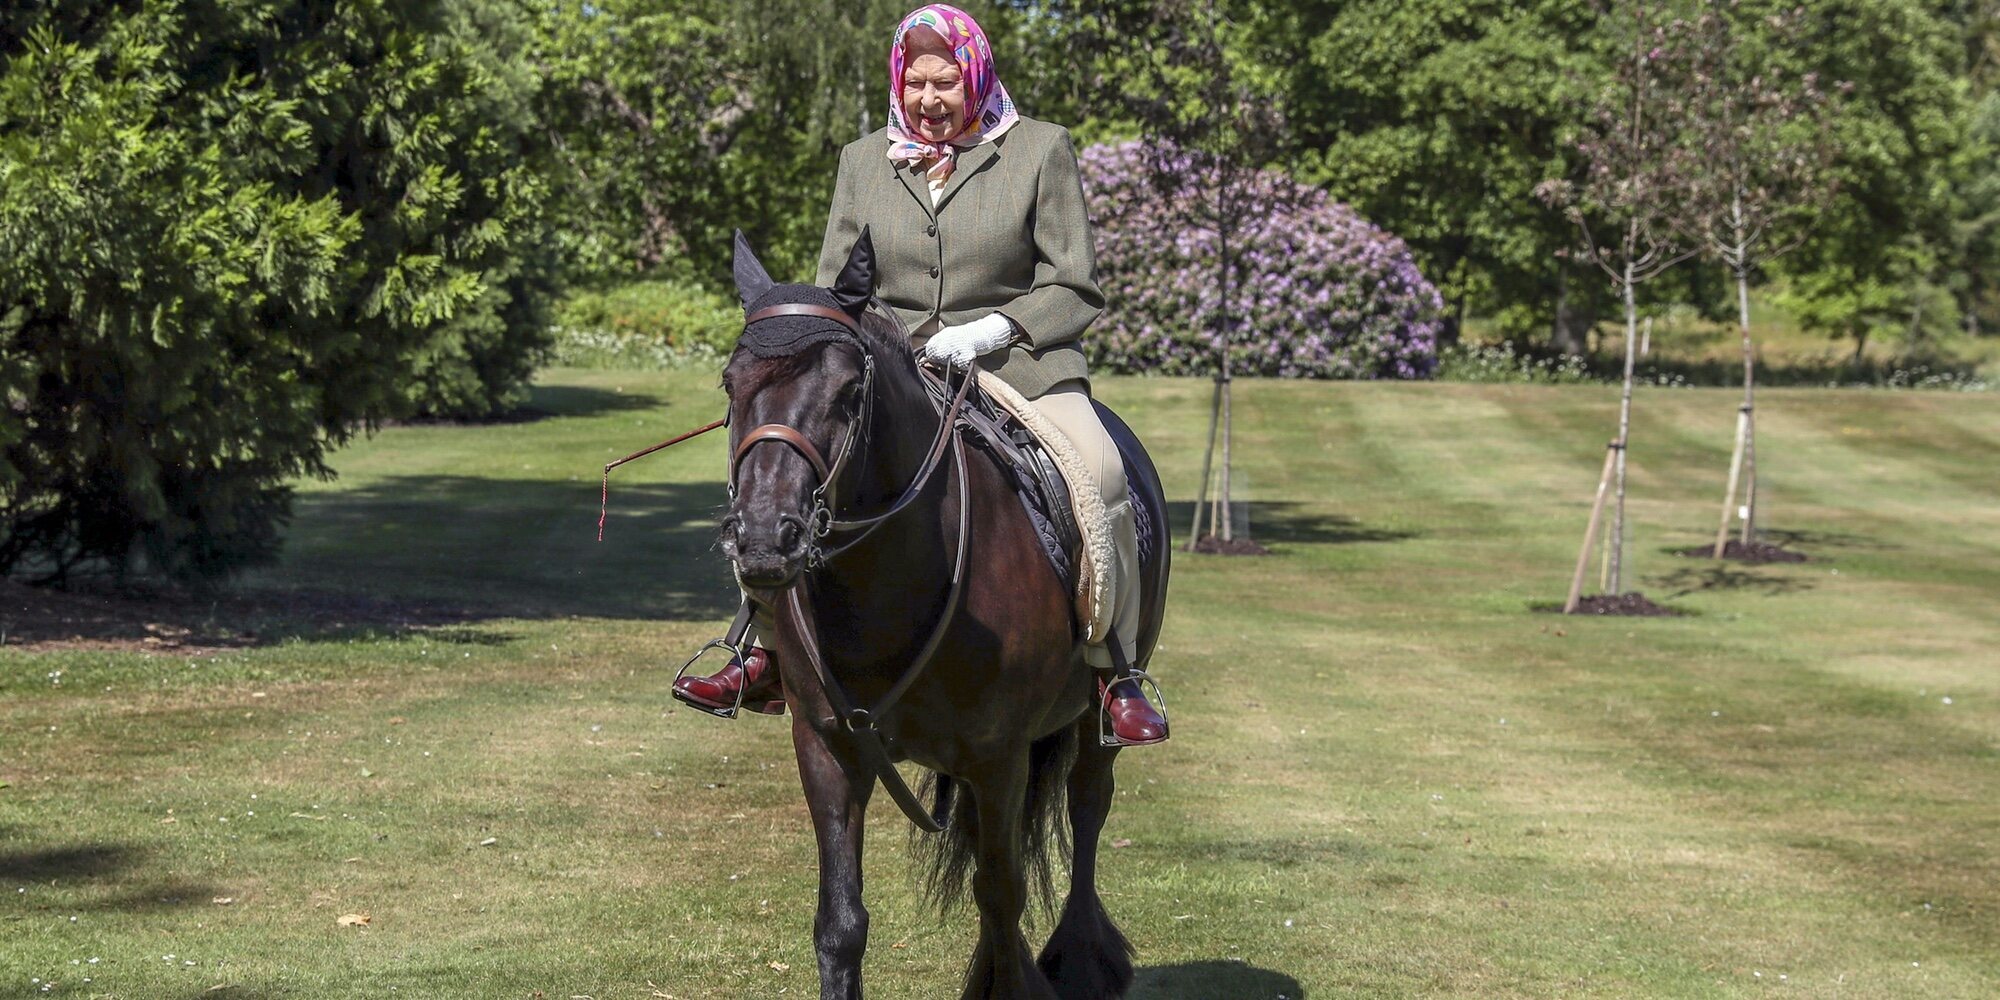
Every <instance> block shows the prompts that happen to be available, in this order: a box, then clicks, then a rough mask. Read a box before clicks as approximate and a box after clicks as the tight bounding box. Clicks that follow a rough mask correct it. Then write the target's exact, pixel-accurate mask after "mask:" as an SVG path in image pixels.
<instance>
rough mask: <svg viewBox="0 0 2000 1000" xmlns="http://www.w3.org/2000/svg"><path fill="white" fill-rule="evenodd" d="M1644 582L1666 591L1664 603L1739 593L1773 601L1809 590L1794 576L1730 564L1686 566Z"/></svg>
mask: <svg viewBox="0 0 2000 1000" xmlns="http://www.w3.org/2000/svg"><path fill="white" fill-rule="evenodd" d="M1647 582H1648V583H1650V584H1652V585H1653V586H1655V587H1659V588H1662V589H1664V590H1666V591H1667V599H1668V600H1672V599H1673V598H1676V597H1686V596H1687V595H1689V594H1698V593H1709V592H1714V591H1724V590H1742V591H1750V592H1754V593H1758V594H1763V595H1765V596H1767V597H1776V596H1778V595H1781V594H1796V593H1799V592H1801V591H1806V590H1811V589H1813V583H1812V582H1811V581H1809V580H1802V579H1799V578H1797V577H1794V576H1780V575H1778V574H1775V573H1769V572H1764V571H1761V570H1755V569H1742V568H1739V566H1738V565H1735V564H1730V563H1713V564H1710V565H1706V566H1689V567H1686V568H1684V569H1677V570H1674V571H1673V572H1671V573H1662V574H1659V575H1658V576H1652V577H1648V578H1647Z"/></svg>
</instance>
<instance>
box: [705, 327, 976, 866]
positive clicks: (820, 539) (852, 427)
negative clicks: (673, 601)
mask: <svg viewBox="0 0 2000 1000" xmlns="http://www.w3.org/2000/svg"><path fill="white" fill-rule="evenodd" d="M780 316H812V317H817V318H821V319H828V320H832V321H834V322H836V323H839V324H840V326H841V327H842V328H843V329H845V330H846V331H847V332H848V333H850V334H852V335H853V337H854V343H855V345H856V346H858V347H859V348H860V349H861V358H862V368H861V404H860V406H859V407H858V408H857V413H856V416H855V418H854V420H853V421H852V422H850V423H849V424H848V428H847V434H846V436H845V437H843V438H842V440H841V444H840V450H839V451H838V452H836V453H835V455H834V460H833V461H832V462H831V463H828V462H827V461H826V458H825V457H824V456H823V455H822V454H821V452H820V450H819V448H818V446H816V445H814V444H813V442H812V440H811V439H810V438H808V437H806V436H805V435H804V434H803V433H801V432H800V431H799V430H798V428H795V427H793V426H791V425H789V424H782V423H767V424H762V425H759V426H757V427H754V428H752V429H751V430H750V431H748V432H747V433H745V434H744V435H743V438H742V440H740V441H738V442H737V444H736V450H735V452H734V454H733V455H732V456H731V458H730V463H729V497H730V499H731V500H732V501H734V500H735V498H736V495H737V487H736V477H737V472H738V470H740V469H741V468H742V466H743V459H744V458H745V457H746V456H747V455H749V454H750V449H752V448H754V447H756V446H757V445H760V444H764V443H767V442H777V443H779V444H783V445H785V446H787V447H789V448H791V449H792V450H793V451H796V452H798V453H799V454H800V455H801V456H802V457H804V458H805V460H806V462H807V463H808V464H810V465H811V466H812V468H813V472H814V474H815V475H817V476H818V483H817V484H816V485H815V486H814V487H813V492H812V507H811V508H810V509H809V510H808V512H807V514H806V517H805V519H804V521H803V522H802V523H801V526H800V527H801V531H803V532H804V533H805V537H806V539H807V551H806V567H805V572H804V573H803V574H802V575H801V576H800V578H799V579H798V580H795V581H794V582H793V583H792V584H790V585H788V586H787V587H785V588H784V591H783V593H782V595H781V597H780V600H781V602H782V603H781V607H780V608H779V610H780V611H781V612H783V613H789V614H790V615H791V617H792V619H793V622H794V623H795V625H796V631H797V635H798V639H799V647H800V651H801V653H803V654H804V656H805V659H806V661H807V662H808V663H810V664H811V665H812V668H813V672H814V674H816V675H817V676H818V678H819V682H820V688H821V690H823V691H824V692H825V693H826V700H827V705H828V707H830V708H831V709H832V710H833V713H834V717H833V718H832V719H828V720H826V721H827V722H828V723H831V724H834V725H836V726H837V727H839V728H840V729H843V730H845V731H846V732H847V733H848V734H849V736H850V737H851V738H852V739H853V742H854V746H855V749H856V750H857V751H859V753H860V755H861V757H862V758H863V762H864V763H865V764H867V765H868V766H869V767H870V769H872V770H873V771H874V772H875V776H876V777H877V778H878V779H879V780H880V781H881V782H882V787H883V788H885V789H887V790H888V792H889V796H890V797H891V798H893V799H895V800H896V805H897V806H899V807H901V808H902V810H903V813H904V814H905V815H907V816H908V817H909V818H910V821H911V822H913V823H915V824H917V826H918V827H920V828H922V829H924V830H926V831H929V832H931V833H937V832H940V831H942V830H943V829H944V827H945V822H946V816H945V815H933V813H932V812H931V811H930V810H927V809H925V808H924V806H923V804H922V803H921V802H919V801H918V800H917V796H916V793H915V792H913V791H911V789H910V786H909V784H908V783H907V782H905V781H904V780H903V777H902V775H901V774H900V773H899V772H897V770H896V765H895V759H894V757H893V756H892V755H891V753H890V751H889V742H888V739H887V737H885V736H884V735H883V733H882V730H881V728H880V725H879V721H880V720H881V719H882V718H883V717H885V716H887V715H888V713H889V712H890V710H892V709H893V708H895V706H896V704H897V703H898V702H899V701H901V700H902V698H903V695H904V694H906V693H908V692H909V690H910V687H911V686H912V685H914V684H915V683H916V681H917V679H918V678H919V677H920V676H922V675H923V672H924V670H925V668H926V667H929V666H930V663H931V659H932V658H933V657H934V656H935V655H936V654H937V650H938V647H939V646H940V645H941V644H942V643H943V642H944V637H945V633H946V632H948V631H949V630H950V628H951V623H952V620H953V619H954V618H956V617H957V614H958V608H959V605H960V603H961V601H962V599H963V597H964V592H965V566H966V547H967V542H968V540H969V539H970V538H971V534H972V532H971V511H972V504H971V490H970V488H969V482H968V480H967V479H966V466H965V446H964V443H963V442H962V441H961V440H960V438H959V435H958V433H957V425H958V415H959V412H960V411H961V410H962V409H963V408H964V405H965V400H966V397H967V396H968V395H969V394H970V393H971V391H972V383H973V381H974V380H975V378H976V375H977V373H976V372H975V371H973V370H972V369H970V368H968V369H967V370H966V372H965V377H964V379H963V380H962V381H961V382H960V384H959V387H958V390H957V392H955V393H953V394H952V396H951V402H950V403H949V404H948V405H947V406H946V407H945V410H944V413H943V414H942V415H941V419H940V421H939V423H938V432H937V436H936V438H934V439H933V440H932V442H931V446H930V448H929V449H928V451H927V452H926V454H925V456H924V461H923V464H922V465H921V466H920V467H919V468H918V470H917V473H916V475H915V476H913V477H912V478H911V480H910V484H909V485H908V486H906V487H905V488H904V489H903V491H902V493H901V494H900V495H898V496H897V497H896V499H895V500H893V501H891V502H890V504H889V506H888V507H887V508H886V509H884V510H882V511H881V512H880V513H876V514H870V515H867V516H862V517H848V518H841V517H838V516H837V515H838V513H839V510H840V500H839V498H838V497H837V496H836V495H835V491H834V488H835V484H836V483H837V482H838V481H839V480H840V478H841V474H842V473H843V472H844V471H845V470H846V468H847V465H848V462H849V460H850V459H851V458H852V457H853V456H854V453H855V452H856V451H857V450H859V449H861V448H862V447H865V444H866V438H867V434H868V429H869V428H870V427H871V426H872V425H873V423H874V420H873V416H874V407H875V357H874V354H873V353H872V352H871V351H870V350H869V348H868V342H867V339H866V338H865V336H864V335H863V334H862V332H861V328H860V326H859V324H858V323H856V322H855V320H854V318H853V317H851V316H849V315H848V314H847V313H845V312H843V311H841V310H839V309H832V308H828V307H825V306H817V305H810V304H805V303H786V304H782V305H775V306H770V307H768V308H765V309H760V310H758V311H756V312H754V313H751V314H750V315H749V317H747V318H746V319H745V320H744V326H745V327H748V326H750V325H751V324H754V323H757V322H759V321H761V320H765V319H774V318H777V317H780ZM949 374H950V372H949V370H947V372H946V376H947V384H948V377H949ZM947 450H949V451H951V452H952V456H953V459H954V462H953V464H954V467H955V468H956V470H957V473H958V490H959V503H958V539H957V551H956V553H955V554H954V556H953V558H952V568H951V589H950V591H949V592H948V594H947V595H946V598H945V607H944V613H943V614H942V615H940V616H939V617H938V621H937V624H936V625H934V626H932V628H931V632H930V635H929V636H928V637H926V639H925V640H924V644H923V646H922V648H921V649H920V650H919V651H918V653H917V657H916V659H915V660H913V661H911V663H910V665H909V666H908V667H907V668H905V669H904V671H903V673H902V675H901V676H900V677H898V678H897V679H896V682H895V684H893V685H892V686H891V687H890V688H889V690H888V692H887V693H886V694H884V695H883V696H882V697H881V698H880V699H879V700H877V701H876V702H875V704H874V705H872V706H870V707H868V708H856V707H854V704H853V702H852V700H850V699H849V698H848V696H847V692H846V690H845V689H844V688H842V687H841V685H840V682H839V681H838V680H837V679H836V678H835V677H834V676H833V672H832V671H831V670H829V669H827V666H826V661H825V658H824V657H823V656H822V655H821V653H820V648H819V628H818V624H817V622H816V621H815V619H814V616H813V611H812V602H811V600H810V599H808V597H807V596H806V594H805V590H806V589H807V587H809V586H810V581H811V578H812V575H813V573H814V572H815V571H817V570H819V569H821V568H823V567H824V566H825V565H826V564H827V562H828V561H829V560H831V559H833V558H834V557H836V556H838V555H840V554H841V553H843V552H845V551H847V550H848V549H851V548H853V547H854V546H856V545H858V544H860V543H861V542H862V541H863V540H865V539H866V538H867V537H868V536H869V535H870V534H872V533H874V531H875V529H876V528H878V527H880V526H882V524H884V523H885V522H887V521H888V520H889V519H891V518H893V517H895V516H896V515H897V514H900V513H902V512H903V511H904V510H906V509H907V508H908V507H909V506H910V504H911V503H913V502H915V500H916V499H917V497H918V496H920V495H921V494H922V493H923V492H924V490H925V488H926V487H927V486H929V484H930V481H931V477H932V476H933V475H934V474H935V473H936V472H937V470H938V469H939V467H941V466H942V464H943V459H944V453H945V452H946V451H947ZM947 488H949V487H948V486H947ZM731 516H732V517H734V516H735V515H733V514H732V515H731ZM785 517H793V515H785ZM794 519H795V520H796V518H795V517H794ZM781 520H782V518H781ZM839 536H846V537H845V538H844V540H842V541H840V542H839V544H836V545H833V546H831V547H828V546H826V545H825V544H823V543H824V542H825V541H826V540H827V539H828V538H832V537H839ZM744 610H745V611H746V612H747V611H748V605H747V603H746V606H745V609H744ZM748 623H749V618H748V615H747V614H742V613H739V614H738V616H737V623H736V624H735V625H733V626H732V627H731V629H730V640H734V644H736V645H738V646H740V643H741V640H742V633H743V631H744V629H745V627H747V625H748ZM730 640H724V644H725V645H730V644H731V643H730ZM737 652H738V653H739V655H740V652H741V650H740V648H739V649H738V650H737ZM699 655H700V654H696V657H697V659H698V658H699ZM691 664H692V661H690V665H691ZM681 669H682V672H685V671H686V670H687V668H686V667H682V668H681ZM677 679H678V678H677ZM738 695H739V697H740V696H741V692H740V691H739V692H738ZM941 801H942V800H941ZM942 812H943V810H942V809H940V810H939V813H942Z"/></svg>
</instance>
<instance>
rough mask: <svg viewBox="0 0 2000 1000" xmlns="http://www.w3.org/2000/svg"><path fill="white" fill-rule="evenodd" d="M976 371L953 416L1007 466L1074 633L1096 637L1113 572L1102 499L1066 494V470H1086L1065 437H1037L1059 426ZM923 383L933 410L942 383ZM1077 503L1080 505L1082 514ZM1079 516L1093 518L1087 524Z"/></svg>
mask: <svg viewBox="0 0 2000 1000" xmlns="http://www.w3.org/2000/svg"><path fill="white" fill-rule="evenodd" d="M978 374H979V378H978V380H977V383H976V384H975V385H974V386H973V389H972V391H971V392H970V393H969V394H968V395H967V398H966V403H965V406H964V408H963V410H962V411H961V419H960V423H961V425H962V426H964V427H965V428H967V429H968V430H969V431H970V435H969V437H968V440H970V441H972V442H973V444H974V445H975V446H976V447H979V448H981V449H982V450H985V451H986V452H988V453H989V454H991V455H993V456H994V457H995V458H996V459H998V460H999V463H1000V466H1001V468H1003V469H1004V470H1006V472H1007V473H1008V479H1009V482H1010V484H1011V485H1012V486H1013V487H1014V495H1015V497H1016V499H1018V500H1019V501H1020V504H1021V507H1022V510H1024V511H1025V512H1026V513H1027V515H1028V521H1029V523H1030V524H1032V525H1033V526H1034V529H1035V537H1036V538H1037V539H1038V540H1039V541H1040V542H1041V544H1042V551H1043V553H1044V554H1045V555H1047V556H1048V560H1049V566H1050V568H1051V569H1052V570H1053V571H1054V572H1055V574H1056V578H1057V579H1058V580H1060V581H1061V582H1062V584H1063V585H1064V586H1065V587H1066V588H1067V589H1068V591H1069V592H1070V593H1071V594H1074V595H1075V598H1076V602H1075V603H1076V620H1077V630H1078V632H1079V634H1080V635H1081V636H1085V637H1091V636H1101V635H1103V634H1105V633H1106V632H1107V631H1108V630H1109V628H1110V618H1111V607H1110V601H1111V599H1112V589H1111V587H1110V586H1109V574H1111V573H1113V572H1115V557H1114V556H1113V554H1112V550H1111V544H1112V540H1111V538H1110V530H1109V524H1108V521H1107V520H1106V518H1105V515H1104V512H1103V504H1102V501H1101V500H1099V499H1098V497H1097V496H1096V494H1095V493H1092V494H1090V495H1089V496H1087V497H1084V498H1082V499H1083V502H1082V503H1078V502H1077V501H1078V498H1077V497H1075V496H1073V495H1072V494H1071V477H1072V476H1078V475H1086V473H1084V472H1083V471H1082V470H1081V469H1080V468H1078V467H1077V465H1078V463H1077V461H1076V459H1075V457H1074V454H1073V453H1072V452H1068V450H1067V448H1068V443H1067V442H1065V441H1058V442H1055V443H1050V442H1047V441H1045V440H1044V436H1045V435H1056V436H1059V435H1060V432H1058V431H1056V430H1055V429H1054V428H1052V427H1049V426H1047V423H1046V421H1044V420H1041V419H1040V418H1039V416H1038V415H1037V414H1035V412H1034V408H1033V405H1032V404H1031V403H1029V402H1028V400H1027V399H1026V398H1025V397H1023V396H1021V395H1020V393H1018V392H1016V391H1014V389H1013V388H1012V387H1010V386H1008V385H1007V384H1006V383H1005V382H1002V381H1000V380H999V378H998V377H997V376H994V375H993V374H991V373H990V372H984V371H980V372H979V373H978ZM926 384H927V385H928V386H929V387H930V391H931V395H932V397H933V401H934V402H935V403H936V405H938V406H939V407H940V409H941V408H942V407H943V405H944V403H945V402H946V400H947V399H948V394H949V391H950V390H949V389H947V388H945V387H944V384H943V383H942V381H930V380H927V381H926ZM941 394H943V395H941ZM1035 425H1039V427H1038V426H1035ZM1038 430H1039V432H1040V433H1038ZM1059 449H1060V451H1059ZM1066 464H1068V465H1069V466H1070V471H1069V472H1068V473H1065V471H1064V466H1065V465H1066ZM1135 507H1136V505H1135ZM1079 508H1085V509H1086V510H1085V513H1084V514H1083V515H1082V516H1079V513H1078V511H1079ZM1086 520H1090V521H1093V522H1098V523H1093V524H1091V525H1089V526H1088V527H1087V526H1086V524H1085V523H1084V522H1085V521H1086ZM1093 528H1094V529H1095V530H1092V529H1093Z"/></svg>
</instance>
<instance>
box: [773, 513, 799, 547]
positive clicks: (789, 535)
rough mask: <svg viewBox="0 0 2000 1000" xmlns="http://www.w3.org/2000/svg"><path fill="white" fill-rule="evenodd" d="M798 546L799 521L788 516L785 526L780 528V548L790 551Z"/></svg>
mask: <svg viewBox="0 0 2000 1000" xmlns="http://www.w3.org/2000/svg"><path fill="white" fill-rule="evenodd" d="M798 547H799V522H797V521H795V520H793V519H791V518H789V517H788V518H786V519H785V524H784V526H783V527H781V528H779V529H778V548H779V549H780V550H781V551H785V552H790V551H792V550H793V549H796V548H798Z"/></svg>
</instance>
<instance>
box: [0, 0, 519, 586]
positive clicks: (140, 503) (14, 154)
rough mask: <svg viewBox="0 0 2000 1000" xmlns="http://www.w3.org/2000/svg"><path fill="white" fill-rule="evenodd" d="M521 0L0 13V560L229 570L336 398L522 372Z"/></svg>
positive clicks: (71, 566) (316, 439) (511, 382)
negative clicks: (516, 45)
mask: <svg viewBox="0 0 2000 1000" xmlns="http://www.w3.org/2000/svg"><path fill="white" fill-rule="evenodd" d="M519 24H520V21H519V18H518V12H517V11H516V10H515V9H514V8H513V7H511V6H509V5H508V4H506V3H500V2H472V0H463V2H457V3H450V4H443V5H436V6H432V7H426V8H405V6H404V5H395V4H390V3H387V2H386V0H373V2H368V0H363V2H355V3H348V4H342V5H339V6H337V7H326V6H323V5H318V4H308V3H303V2H286V0H263V2H244V3H220V2H205V3H203V2H196V3H188V4H181V5H142V6H134V5H126V4H112V3H98V4H71V5H64V6H63V7H61V8H60V9H55V8H51V7H49V6H46V5H30V6H25V7H20V8H14V7H10V8H7V10H6V12H5V13H0V38H4V39H11V40H13V41H12V42H11V43H10V44H9V46H8V48H7V49H6V50H5V52H4V62H0V121H5V122H7V123H8V124H7V127H6V128H5V129H0V391H4V392H5V397H4V408H0V573H5V572H15V571H28V572H33V573H38V574H40V575H43V576H45V577H49V578H62V577H64V576H65V575H67V574H68V573H70V572H72V571H73V570H75V569H77V568H78V567H81V566H87V565H97V566H103V567H108V568H110V569H111V570H114V571H117V572H124V571H127V570H130V569H134V568H145V569H151V570H156V571H161V572H165V573H170V574H174V575H179V576H185V577H195V578H205V577H213V576H217V575H221V574H223V573H226V572H228V571H230V570H232V569H234V568H236V567H239V566H242V565H245V564H247V563H252V562H256V561H258V560H260V559H264V558H267V557H269V555H270V554H271V553H272V552H273V551H274V549H275V547H276V545H277V540H278V528H279V526H280V525H281V524H282V522H283V520H284V517H285V513H286V511H287V508H288V501H289V492H288V490H287V488H286V487H285V486H284V485H283V483H284V481H285V480H287V479H288V478H291V477H294V476H298V475H314V474H316V475H326V474H327V469H326V467H325V465H324V463H323V461H322V457H323V454H324V452H325V449H326V448H327V446H328V445H329V444H331V443H334V442H338V441H340V440H343V439H345V438H346V436H347V435H348V434H350V433H351V432H352V430H353V429H354V428H355V427H356V426H358V425H363V424H367V423H370V422H373V421H377V420H381V419H384V418H387V417H392V416H397V415H400V414H403V413H407V412H410V411H411V410H412V409H416V408H426V409H429V410H432V411H434V412H460V413H463V412H475V413H477V412H485V411H486V410H489V409H491V408H492V407H494V406H496V405H499V404H500V403H502V402H503V401H504V399H505V398H506V396H507V395H508V394H509V393H510V392H511V391H513V390H514V389H515V388H516V387H518V386H519V385H520V383H521V382H522V381H523V379H524V378H525V376H526V374H527V369H528V365H529V364H530V363H531V361H532V358H533V356H534V355H535V353H536V351H537V350H538V349H539V346H540V344H541V341H542V340H543V338H544V337H545V336H546V334H545V332H544V330H543V324H542V323H541V321H540V319H541V313H542V311H543V308H544V307H543V302H544V301H545V300H546V297H547V294H548V291H549V289H550V286H551V278H550V273H551V271H550V268H549V267H548V261H547V260H545V259H543V258H541V257H539V256H538V251H537V250H536V248H537V247H538V246H540V245H542V244H543V243H545V242H546V241H545V240H544V239H543V237H542V233H543V230H544V228H545V227H546V224H547V223H546V220H545V219H544V218H543V217H542V215H541V209H540V206H541V204H542V201H543V192H542V189H541V177H542V173H541V172H540V171H539V170H538V169H536V164H535V162H534V160H533V155H532V149H533V147H532V144H531V143H530V142H529V141H528V137H529V134H530V129H531V122H530V120H529V118H528V117H527V115H526V111H527V110H528V106H529V105H528V98H529V96H530V95H531V94H532V91H533V88H534V85H535V84H534V79H533V76H532V74H530V73H529V72H527V71H526V70H525V69H524V68H523V67H521V66H518V65H514V64H510V63H507V62H506V61H505V60H504V59H503V57H502V56H501V55H499V54H498V53H500V52H502V51H506V47H505V43H506V42H507V41H508V40H509V39H510V38H513V37H515V36H516V35H518V26H519Z"/></svg>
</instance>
